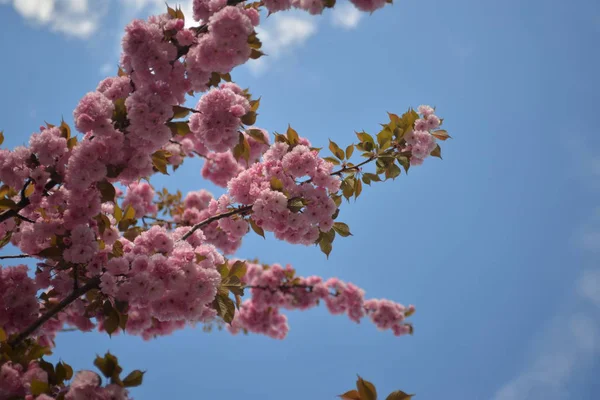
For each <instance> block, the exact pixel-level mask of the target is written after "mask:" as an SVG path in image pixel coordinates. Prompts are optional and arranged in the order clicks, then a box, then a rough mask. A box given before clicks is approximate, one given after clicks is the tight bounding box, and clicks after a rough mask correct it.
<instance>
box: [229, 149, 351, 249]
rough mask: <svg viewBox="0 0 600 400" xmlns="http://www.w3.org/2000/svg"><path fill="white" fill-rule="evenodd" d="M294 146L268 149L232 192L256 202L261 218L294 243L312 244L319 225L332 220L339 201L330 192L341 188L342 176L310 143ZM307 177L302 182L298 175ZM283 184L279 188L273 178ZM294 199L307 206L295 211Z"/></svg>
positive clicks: (322, 226)
mask: <svg viewBox="0 0 600 400" xmlns="http://www.w3.org/2000/svg"><path fill="white" fill-rule="evenodd" d="M304 143H305V144H298V145H295V146H293V148H292V147H291V146H290V145H288V144H286V143H281V142H278V143H275V144H273V145H272V146H271V147H270V148H269V150H267V151H266V153H265V154H264V157H263V161H262V162H259V163H255V164H253V165H252V166H250V167H249V168H248V169H247V170H245V171H243V172H241V173H240V174H239V175H238V176H237V177H235V178H234V179H232V180H231V181H230V182H229V184H228V189H229V193H230V195H231V198H232V199H233V200H234V201H236V202H238V203H241V204H252V214H253V215H252V218H253V220H254V221H255V222H256V224H257V225H258V226H259V227H261V228H263V229H266V230H269V231H272V232H274V233H275V236H276V237H277V238H278V239H281V240H286V241H288V242H290V243H294V244H297V243H302V244H306V245H310V244H313V243H314V242H315V240H316V239H317V238H318V237H319V231H323V232H327V231H329V230H330V229H331V227H332V225H333V218H332V216H333V214H334V213H335V211H336V209H337V207H336V205H335V203H334V202H333V200H332V199H331V198H330V197H329V194H330V193H335V192H337V191H338V190H339V187H340V184H341V181H340V179H339V177H337V176H332V175H331V172H332V169H333V164H331V163H329V162H327V161H325V160H323V159H322V158H320V157H319V155H318V152H317V151H315V150H311V148H310V147H309V146H310V143H308V142H307V141H305V142H304ZM303 177H308V178H310V179H309V180H305V181H303V182H301V183H299V182H298V181H297V179H299V178H303ZM274 182H276V183H278V184H280V187H278V188H274V187H273V183H274ZM290 199H299V200H300V199H301V200H300V201H302V204H303V205H304V207H303V208H302V209H301V210H300V211H302V212H300V211H292V210H290V208H289V207H288V202H289V201H290Z"/></svg>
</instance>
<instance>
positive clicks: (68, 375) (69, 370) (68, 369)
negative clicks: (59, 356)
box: [61, 361, 73, 381]
mask: <svg viewBox="0 0 600 400" xmlns="http://www.w3.org/2000/svg"><path fill="white" fill-rule="evenodd" d="M61 364H62V365H63V367H64V368H65V372H66V374H65V380H67V381H68V380H70V379H71V378H72V377H73V367H71V366H70V365H69V364H67V363H66V362H64V361H62V362H61Z"/></svg>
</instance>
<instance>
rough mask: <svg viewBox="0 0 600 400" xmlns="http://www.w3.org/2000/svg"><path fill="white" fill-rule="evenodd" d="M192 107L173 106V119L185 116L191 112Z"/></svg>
mask: <svg viewBox="0 0 600 400" xmlns="http://www.w3.org/2000/svg"><path fill="white" fill-rule="evenodd" d="M190 111H191V110H190V109H189V108H187V107H181V106H173V117H171V118H173V119H179V118H185V117H187V115H188V114H189V113H190Z"/></svg>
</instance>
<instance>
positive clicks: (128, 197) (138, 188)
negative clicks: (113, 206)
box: [122, 182, 158, 218]
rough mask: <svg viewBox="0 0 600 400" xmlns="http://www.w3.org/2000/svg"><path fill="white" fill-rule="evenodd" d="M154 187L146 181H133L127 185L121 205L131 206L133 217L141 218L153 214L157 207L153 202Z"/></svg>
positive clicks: (124, 206)
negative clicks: (133, 212)
mask: <svg viewBox="0 0 600 400" xmlns="http://www.w3.org/2000/svg"><path fill="white" fill-rule="evenodd" d="M155 194H156V193H155V192H154V188H153V187H152V186H151V185H150V184H149V183H146V182H133V183H130V184H129V185H128V186H127V191H126V192H125V198H124V199H123V202H122V207H123V208H127V207H128V206H131V207H133V209H134V210H135V218H142V217H143V216H144V215H155V214H156V212H157V211H158V207H157V206H156V204H154V202H153V201H154V195H155Z"/></svg>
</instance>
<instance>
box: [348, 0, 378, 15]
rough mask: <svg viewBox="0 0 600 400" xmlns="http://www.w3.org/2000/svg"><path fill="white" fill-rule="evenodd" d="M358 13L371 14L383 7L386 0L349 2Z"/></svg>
mask: <svg viewBox="0 0 600 400" xmlns="http://www.w3.org/2000/svg"><path fill="white" fill-rule="evenodd" d="M350 2H351V3H352V4H354V7H356V8H358V9H359V10H360V11H364V12H371V13H372V12H373V11H375V10H378V9H380V8H382V7H383V6H385V3H386V0H350Z"/></svg>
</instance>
